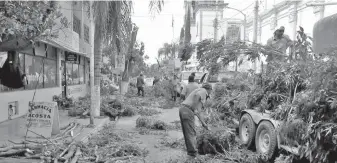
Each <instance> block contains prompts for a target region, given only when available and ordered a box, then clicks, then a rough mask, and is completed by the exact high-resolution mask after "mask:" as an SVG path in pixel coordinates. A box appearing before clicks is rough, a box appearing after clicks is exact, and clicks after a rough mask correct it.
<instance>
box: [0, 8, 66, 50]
mask: <svg viewBox="0 0 337 163" xmlns="http://www.w3.org/2000/svg"><path fill="white" fill-rule="evenodd" d="M0 8H1V9H0V15H1V18H2V19H1V25H0V35H1V40H0V50H1V51H15V50H18V49H23V48H26V47H27V46H29V45H31V43H33V42H35V41H36V40H39V39H44V38H47V37H57V34H58V33H57V32H58V31H59V30H60V29H62V28H64V27H68V23H69V22H68V20H67V19H66V18H65V17H62V13H61V12H60V11H59V10H58V9H59V5H58V4H57V2H55V1H2V2H0ZM56 20H57V21H59V22H60V23H56ZM53 28H54V29H53Z"/></svg>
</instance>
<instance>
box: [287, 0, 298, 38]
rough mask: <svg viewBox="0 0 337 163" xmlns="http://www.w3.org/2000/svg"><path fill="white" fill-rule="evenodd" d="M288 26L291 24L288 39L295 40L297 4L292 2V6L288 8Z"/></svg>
mask: <svg viewBox="0 0 337 163" xmlns="http://www.w3.org/2000/svg"><path fill="white" fill-rule="evenodd" d="M288 19H289V24H291V27H292V30H291V31H292V32H291V36H290V38H291V39H292V40H295V39H296V33H297V30H296V29H297V2H293V4H291V5H290V7H289V16H288Z"/></svg>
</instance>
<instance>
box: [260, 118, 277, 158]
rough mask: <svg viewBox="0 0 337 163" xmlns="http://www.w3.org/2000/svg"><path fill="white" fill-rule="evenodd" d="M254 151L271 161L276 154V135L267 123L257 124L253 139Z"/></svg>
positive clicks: (271, 125) (271, 126) (270, 124)
mask: <svg viewBox="0 0 337 163" xmlns="http://www.w3.org/2000/svg"><path fill="white" fill-rule="evenodd" d="M255 144H256V150H257V151H258V152H259V153H260V154H263V155H264V156H266V157H267V159H268V160H272V159H273V158H274V157H275V154H276V152H277V135H276V131H275V128H274V126H273V124H272V123H270V122H269V121H263V122H261V123H260V124H259V126H258V128H257V131H256V138H255Z"/></svg>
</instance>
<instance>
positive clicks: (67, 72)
mask: <svg viewBox="0 0 337 163" xmlns="http://www.w3.org/2000/svg"><path fill="white" fill-rule="evenodd" d="M58 3H59V5H60V10H61V13H63V17H65V18H67V20H68V21H69V23H70V24H69V26H68V27H65V28H62V29H61V30H59V32H58V37H57V38H50V39H45V40H41V41H39V42H37V43H36V44H35V46H34V47H29V48H27V49H25V50H22V51H17V53H19V60H20V62H19V63H20V69H21V70H22V72H24V73H25V74H26V76H27V80H28V84H27V85H26V86H25V87H24V88H20V89H10V88H7V87H5V86H3V85H1V83H0V99H1V100H0V107H1V108H3V114H1V115H0V122H2V121H5V120H8V119H13V118H17V117H20V116H23V115H25V114H26V113H27V111H28V103H29V102H30V101H32V99H33V97H34V101H45V102H48V101H53V96H54V95H62V96H67V97H74V98H78V97H82V96H85V95H86V94H87V93H89V91H90V88H89V65H90V64H89V63H90V57H91V55H93V54H92V53H93V32H94V24H93V23H94V22H93V19H92V15H90V14H88V13H92V12H88V11H90V6H91V4H89V2H82V1H78V2H72V1H60V2H58ZM60 21H62V20H56V22H55V23H56V25H55V27H53V28H54V29H58V28H59V27H60V26H61V22H60ZM7 56H8V52H0V61H2V62H3V61H5V60H6V59H7ZM2 64H3V63H1V64H0V66H2ZM5 108H6V109H5ZM7 108H8V109H7Z"/></svg>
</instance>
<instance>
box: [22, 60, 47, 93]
mask: <svg viewBox="0 0 337 163" xmlns="http://www.w3.org/2000/svg"><path fill="white" fill-rule="evenodd" d="M42 61H43V58H42V57H34V56H30V55H25V72H26V76H27V80H28V85H27V86H26V87H25V89H35V88H43V62H42Z"/></svg>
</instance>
